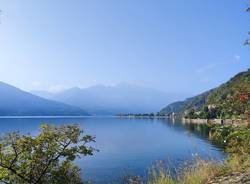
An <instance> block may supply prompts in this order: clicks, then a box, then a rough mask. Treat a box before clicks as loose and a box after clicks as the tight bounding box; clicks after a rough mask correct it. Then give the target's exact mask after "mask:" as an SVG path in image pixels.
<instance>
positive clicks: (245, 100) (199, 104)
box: [160, 69, 250, 119]
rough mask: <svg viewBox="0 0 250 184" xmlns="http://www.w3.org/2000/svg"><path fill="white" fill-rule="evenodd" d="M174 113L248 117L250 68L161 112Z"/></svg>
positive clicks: (249, 108) (249, 111)
mask: <svg viewBox="0 0 250 184" xmlns="http://www.w3.org/2000/svg"><path fill="white" fill-rule="evenodd" d="M173 112H174V113H176V114H179V115H181V116H184V115H185V116H189V117H192V118H196V117H197V118H208V119H209V118H243V117H246V116H249V117H250V69H248V70H247V71H245V72H241V73H239V74H237V75H236V76H234V77H233V78H231V79H230V80H229V81H228V82H226V83H224V84H222V85H221V86H219V87H217V88H214V89H212V90H210V91H207V92H205V93H202V94H200V95H198V96H195V97H192V98H188V99H186V100H184V101H179V102H175V103H171V104H169V105H168V106H166V107H165V108H163V109H162V110H161V111H160V113H161V114H170V113H173Z"/></svg>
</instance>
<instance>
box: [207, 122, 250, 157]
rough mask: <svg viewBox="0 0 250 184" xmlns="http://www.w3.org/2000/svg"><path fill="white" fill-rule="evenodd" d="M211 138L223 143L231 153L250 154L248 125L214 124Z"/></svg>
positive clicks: (249, 129) (249, 130)
mask: <svg viewBox="0 0 250 184" xmlns="http://www.w3.org/2000/svg"><path fill="white" fill-rule="evenodd" d="M210 138H211V139H212V140H215V141H217V142H219V143H220V144H223V145H224V146H225V151H226V152H228V153H230V154H237V155H250V127H249V126H247V125H242V126H236V127H235V126H229V125H228V126H219V125H217V126H214V127H213V128H212V129H211V133H210Z"/></svg>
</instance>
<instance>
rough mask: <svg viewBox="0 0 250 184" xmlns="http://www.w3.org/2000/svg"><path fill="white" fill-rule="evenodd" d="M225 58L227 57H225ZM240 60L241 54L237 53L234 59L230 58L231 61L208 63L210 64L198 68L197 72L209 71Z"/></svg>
mask: <svg viewBox="0 0 250 184" xmlns="http://www.w3.org/2000/svg"><path fill="white" fill-rule="evenodd" d="M223 60H225V59H223ZM239 61H240V56H239V55H237V54H235V55H234V56H233V60H232V59H231V60H229V61H221V62H217V63H211V64H208V65H205V66H203V67H200V68H198V69H197V70H196V73H204V72H206V71H209V70H213V69H215V68H218V67H221V66H223V65H228V64H231V63H232V62H234V63H235V62H239Z"/></svg>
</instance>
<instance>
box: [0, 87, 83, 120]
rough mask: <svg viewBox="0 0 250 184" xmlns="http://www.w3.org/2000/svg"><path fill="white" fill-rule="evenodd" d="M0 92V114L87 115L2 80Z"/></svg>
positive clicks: (79, 110) (80, 110)
mask: <svg viewBox="0 0 250 184" xmlns="http://www.w3.org/2000/svg"><path fill="white" fill-rule="evenodd" d="M0 94H1V95H0V116H75V115H88V113H86V112H85V111H84V110H82V109H80V108H78V107H73V106H71V105H66V104H63V103H60V102H55V101H52V100H47V99H43V98H41V97H38V96H35V95H32V94H30V93H27V92H25V91H22V90H20V89H18V88H16V87H14V86H11V85H8V84H6V83H3V82H0Z"/></svg>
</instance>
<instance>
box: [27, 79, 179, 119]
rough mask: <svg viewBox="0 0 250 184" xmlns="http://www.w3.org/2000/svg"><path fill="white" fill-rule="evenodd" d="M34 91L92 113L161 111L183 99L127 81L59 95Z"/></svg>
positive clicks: (74, 89) (71, 90)
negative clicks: (167, 105) (175, 101)
mask: <svg viewBox="0 0 250 184" xmlns="http://www.w3.org/2000/svg"><path fill="white" fill-rule="evenodd" d="M31 93H33V94H35V95H38V96H41V97H43V98H47V99H51V100H56V101H60V102H63V103H66V104H69V105H73V106H77V107H80V108H81V109H84V110H86V111H87V112H88V113H90V114H92V115H116V114H119V113H150V112H157V111H158V110H159V109H161V108H162V107H164V106H165V105H166V104H168V103H169V102H171V101H174V100H177V99H179V98H180V97H179V96H177V95H175V94H168V93H165V92H161V91H158V90H154V89H150V88H146V87H141V86H136V85H131V84H127V83H120V84H117V85H115V86H105V85H95V86H92V87H89V88H83V89H81V88H78V87H75V88H71V89H68V90H65V91H62V92H59V93H56V94H52V93H49V92H46V91H32V92H31Z"/></svg>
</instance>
